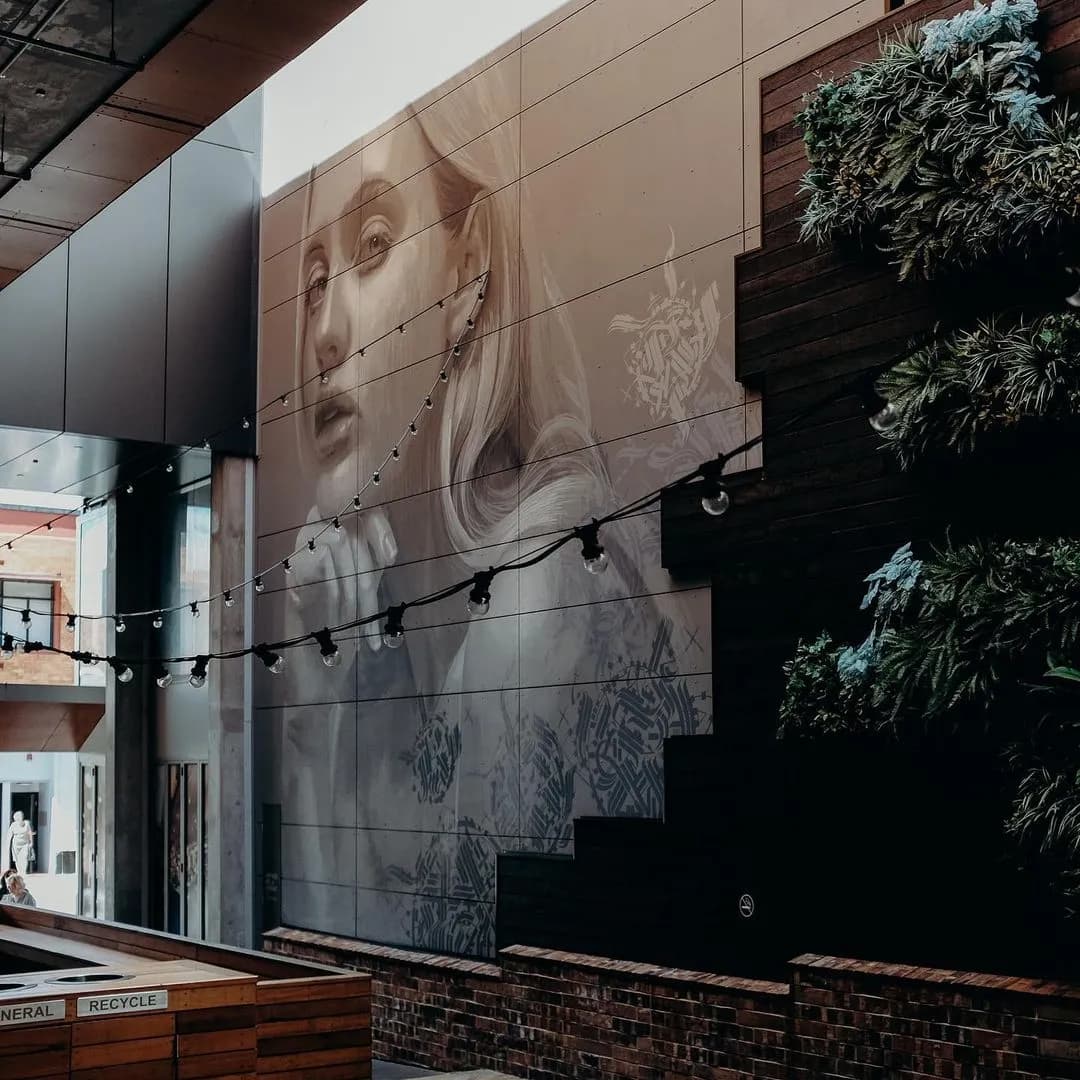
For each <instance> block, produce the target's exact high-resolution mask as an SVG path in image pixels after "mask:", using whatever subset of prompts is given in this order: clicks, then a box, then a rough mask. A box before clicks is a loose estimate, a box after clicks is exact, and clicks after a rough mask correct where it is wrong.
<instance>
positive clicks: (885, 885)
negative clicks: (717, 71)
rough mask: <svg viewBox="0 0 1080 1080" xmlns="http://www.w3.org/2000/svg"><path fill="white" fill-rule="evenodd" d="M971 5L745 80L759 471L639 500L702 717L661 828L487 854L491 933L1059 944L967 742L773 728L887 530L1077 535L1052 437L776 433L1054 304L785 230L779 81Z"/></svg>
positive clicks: (706, 952)
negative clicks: (796, 654) (968, 455)
mask: <svg viewBox="0 0 1080 1080" xmlns="http://www.w3.org/2000/svg"><path fill="white" fill-rule="evenodd" d="M970 6H971V5H970V0H959V2H956V0H951V2H950V0H917V2H915V3H909V4H907V5H906V6H904V7H903V8H902V9H901V10H898V11H896V12H895V13H893V14H891V15H889V16H888V17H886V18H885V19H884V20H882V21H881V22H878V23H875V24H873V25H871V26H868V27H866V28H865V29H864V30H862V31H859V32H858V33H855V34H853V35H851V36H849V37H847V38H845V39H843V40H841V41H839V42H837V43H835V44H834V45H831V46H829V47H827V48H825V49H823V50H821V51H819V52H818V53H815V54H814V55H812V56H808V57H806V58H805V59H804V60H801V61H799V62H797V63H796V64H793V65H791V66H790V67H788V68H786V69H784V70H783V71H780V72H778V73H777V74H775V75H773V76H771V77H769V78H768V79H766V80H764V81H763V83H762V87H761V92H762V124H763V143H762V145H763V162H762V188H763V226H762V233H763V242H762V247H761V248H760V250H758V251H755V252H751V253H748V254H746V255H743V256H741V257H740V259H739V260H738V262H737V268H736V284H737V310H736V324H737V340H738V353H737V371H738V374H739V377H740V379H741V380H743V381H744V382H745V383H746V384H747V385H748V386H751V387H755V388H757V389H759V390H760V392H761V394H762V402H763V418H764V468H763V470H762V472H761V474H760V475H757V476H752V477H750V478H749V479H748V481H747V482H744V483H741V484H739V486H738V487H737V489H736V490H735V491H733V497H734V500H735V505H734V507H733V509H732V511H731V512H729V513H728V514H727V515H726V516H725V517H724V518H721V519H716V518H710V517H708V516H706V515H705V514H703V513H702V512H701V509H700V503H699V501H698V498H697V497H696V496H694V495H693V494H692V493H685V492H683V493H676V494H673V495H671V496H669V497H666V498H665V500H664V503H663V507H662V513H663V551H662V558H663V563H664V566H665V567H666V568H667V569H668V570H669V571H671V572H672V573H673V574H674V575H676V576H678V575H680V574H701V573H707V574H709V575H711V577H712V581H713V643H714V644H713V650H714V656H713V672H714V676H713V677H714V697H713V700H714V703H715V706H716V710H717V719H716V723H715V728H716V734H715V735H713V736H698V737H693V738H680V739H674V740H669V742H668V744H667V746H666V750H665V778H666V791H667V806H666V814H665V821H664V822H663V823H662V824H659V823H656V822H642V823H628V822H625V821H610V820H609V821H596V820H591V821H588V822H581V823H579V824H578V827H577V845H576V850H577V856H576V858H574V859H570V858H566V857H554V856H542V855H531V854H522V853H515V854H508V855H504V856H501V857H500V861H499V879H498V893H497V899H498V905H497V922H498V925H497V941H498V945H499V947H504V946H508V945H512V944H523V945H536V946H541V947H559V948H564V949H573V950H578V951H581V952H590V953H597V954H600V955H609V956H616V957H620V958H626V959H635V960H643V961H653V962H657V963H662V964H672V965H678V966H684V967H692V968H697V969H704V970H711V971H718V972H723V973H726V974H735V975H752V976H755V977H766V978H773V977H778V976H779V975H780V974H781V972H782V971H783V970H784V962H785V961H786V960H788V959H789V958H790V957H791V956H794V955H795V953H796V952H798V951H812V952H815V953H830V954H833V955H848V956H863V957H870V958H872V959H874V960H883V961H888V960H895V961H900V962H905V963H920V964H931V965H936V966H942V965H946V966H949V965H951V966H956V967H965V966H967V967H978V968H979V969H980V970H989V969H991V968H992V967H994V966H996V968H997V970H1011V971H1016V972H1017V973H1028V972H1032V971H1034V970H1036V969H1038V970H1040V971H1051V970H1053V969H1054V967H1055V964H1056V963H1058V962H1063V961H1062V956H1064V955H1067V949H1065V947H1064V945H1065V942H1066V939H1065V937H1064V936H1062V938H1061V941H1062V944H1063V947H1062V949H1060V950H1058V951H1057V952H1056V953H1055V950H1054V947H1053V943H1054V936H1055V935H1057V934H1061V935H1064V929H1063V928H1062V927H1060V926H1058V925H1056V924H1055V922H1054V919H1053V918H1052V917H1051V916H1050V915H1049V914H1048V913H1047V909H1046V906H1045V905H1044V903H1043V901H1042V899H1041V898H1039V897H1037V896H1029V895H1025V894H1024V893H1023V887H1022V886H1021V885H1020V883H1019V882H1018V881H1017V879H1016V877H1015V875H1014V874H1013V873H1012V872H1011V871H1010V870H1009V869H1008V868H1007V866H1006V865H1005V864H1004V861H1003V857H1002V844H1001V838H1000V836H998V835H996V834H995V831H994V829H993V828H992V826H994V825H995V823H1000V821H1001V820H1002V817H1003V815H1002V813H1001V811H1000V809H999V808H998V807H999V803H998V802H997V801H996V800H997V799H998V798H999V794H998V792H997V791H996V790H995V782H994V781H995V778H996V769H995V767H994V764H993V762H992V761H991V760H988V759H987V758H985V757H984V756H983V755H980V754H979V753H976V752H974V751H973V752H971V753H970V754H967V755H962V756H960V757H957V756H955V754H956V752H955V751H950V750H947V749H946V748H944V747H940V746H937V747H935V746H932V745H928V746H926V747H925V748H923V749H922V750H921V751H918V752H912V754H911V755H909V756H907V757H904V756H902V755H900V754H899V752H898V751H897V750H896V749H895V748H893V747H890V748H888V749H887V750H884V749H883V748H881V747H875V746H858V745H850V746H847V747H845V748H844V750H843V751H842V752H841V753H840V754H839V756H837V752H836V749H835V747H832V746H830V747H829V748H827V749H825V750H822V749H820V748H817V747H813V746H805V745H804V746H795V747H790V746H788V747H785V746H784V745H783V744H778V743H777V741H776V740H775V737H774V736H775V728H776V719H777V706H778V704H779V701H780V697H781V695H782V692H783V678H782V674H781V666H782V664H783V662H784V661H785V660H786V659H788V658H789V657H790V656H791V655H792V653H793V651H794V648H795V644H796V642H797V641H798V640H799V638H800V637H805V636H808V635H816V634H817V633H818V632H820V631H821V630H822V629H824V628H827V629H829V630H830V631H831V632H832V633H833V635H834V636H835V637H837V638H838V639H846V640H854V641H858V640H861V639H862V637H863V636H864V635H865V633H866V630H867V626H866V624H865V621H864V620H863V619H861V618H860V613H859V610H858V609H859V601H860V599H861V596H862V594H863V592H864V586H863V583H862V579H863V578H864V577H865V575H866V574H867V573H869V572H870V571H872V570H873V569H875V568H876V567H878V566H880V565H881V564H882V562H884V561H885V559H887V558H888V557H889V555H890V554H891V553H892V552H893V551H894V550H895V549H896V548H897V547H898V546H899V545H900V544H902V543H904V542H906V541H908V540H911V541H913V542H914V543H915V544H916V545H917V547H924V548H925V547H926V546H928V545H929V544H932V543H934V542H939V541H941V540H942V539H943V538H944V537H945V535H946V531H948V534H949V536H951V537H952V538H953V539H963V538H964V537H965V536H968V535H971V536H976V535H978V536H991V535H1010V536H1029V535H1039V534H1041V533H1052V534H1054V535H1067V534H1068V535H1080V503H1077V501H1076V500H1071V501H1070V500H1063V499H1062V496H1061V493H1062V492H1063V491H1068V490H1071V487H1072V485H1073V482H1074V478H1075V475H1076V471H1077V464H1078V461H1077V451H1076V446H1077V445H1080V441H1078V440H1077V439H1076V437H1075V433H1071V432H1070V433H1068V435H1067V436H1065V437H1058V438H1057V439H1054V440H1046V441H1043V442H1041V443H1039V444H1031V443H1028V444H1025V445H1024V446H1023V447H1021V446H1016V445H1014V446H1008V445H1002V446H999V447H995V448H994V449H993V450H992V451H991V452H990V454H989V455H988V457H989V458H990V463H992V465H993V469H988V468H987V464H988V461H987V460H973V461H970V462H966V463H963V464H957V463H955V462H935V463H933V464H932V465H931V466H930V467H928V468H927V469H926V470H924V471H923V472H922V473H921V474H920V473H915V474H910V475H906V474H901V473H900V472H899V470H898V469H897V467H896V465H895V463H894V462H893V460H892V458H891V457H890V456H889V454H888V453H887V452H885V451H884V450H883V448H882V447H881V444H880V439H879V438H878V437H877V436H876V435H875V434H874V433H873V432H872V431H871V430H870V428H869V425H868V424H867V422H866V416H865V414H864V412H863V404H862V401H861V400H860V398H859V395H858V394H857V393H854V392H853V393H851V394H850V395H848V396H846V397H844V398H843V399H842V400H839V401H837V402H836V403H835V404H833V405H830V406H829V407H828V408H826V409H824V410H822V411H821V412H819V413H817V414H816V415H815V416H814V417H813V418H812V419H809V420H806V421H804V422H801V423H799V424H798V425H796V426H795V427H794V428H793V429H792V430H790V431H788V430H786V428H787V426H788V425H790V424H791V422H792V418H793V417H797V416H799V414H801V413H802V412H803V411H804V410H806V409H807V408H808V407H809V406H811V405H813V404H815V403H816V402H819V401H821V400H822V399H823V398H825V397H827V396H829V395H830V394H832V393H834V392H835V391H836V390H837V389H838V388H840V387H842V386H845V385H846V384H848V383H849V382H850V381H851V380H853V379H855V378H857V377H858V376H860V374H862V373H865V372H872V371H873V370H874V369H875V368H877V367H879V366H880V365H882V364H884V363H886V362H888V361H891V360H894V359H895V358H896V357H897V356H899V355H900V354H901V352H902V351H903V350H904V349H905V347H906V346H907V344H908V343H909V342H910V341H911V340H912V339H914V338H918V337H919V336H920V335H923V334H925V333H927V332H928V331H929V330H930V329H931V328H932V327H933V326H934V325H935V324H939V325H942V326H944V327H946V328H947V327H949V326H963V325H970V324H971V323H972V321H973V320H975V319H976V318H977V317H979V316H981V315H984V314H987V313H990V312H993V311H997V312H1017V311H1023V312H1025V313H1027V314H1035V313H1038V312H1041V311H1045V310H1050V309H1061V307H1062V306H1063V305H1062V301H1063V298H1064V296H1065V295H1066V294H1067V293H1068V292H1070V291H1071V289H1072V285H1071V284H1070V283H1069V282H1068V279H1067V278H1066V276H1065V273H1064V270H1063V267H1062V265H1061V263H1060V261H1058V260H1056V259H1050V260H1048V261H1045V262H1044V263H1042V264H1040V266H1039V267H1037V268H1033V267H1026V266H1015V265H1012V266H1010V265H999V266H996V267H994V268H993V269H992V270H990V271H987V272H985V273H983V274H981V275H978V276H975V275H966V276H964V277H963V278H957V279H956V280H954V281H944V282H941V281H939V282H935V283H934V284H933V286H928V285H927V284H925V283H921V282H907V283H903V284H898V283H897V280H896V272H895V269H894V268H892V267H889V266H886V265H884V263H883V262H879V263H877V264H876V265H875V264H874V263H873V262H872V261H868V260H867V259H866V257H865V256H864V255H862V254H860V253H856V252H849V251H840V250H837V251H820V250H818V249H817V248H815V247H812V246H809V245H806V244H803V243H801V242H800V241H799V237H798V232H799V226H798V216H799V213H800V202H799V197H798V186H799V181H800V178H801V176H802V174H803V172H804V171H805V169H806V158H805V153H804V149H803V144H802V139H801V135H800V132H799V131H798V129H797V127H796V125H795V123H794V116H795V113H796V112H797V111H798V109H799V108H800V105H801V100H802V96H803V94H805V93H806V92H807V91H809V90H811V89H813V88H814V87H815V86H816V85H817V84H818V83H820V82H821V81H823V80H824V79H827V78H829V77H830V76H832V75H841V74H843V73H845V72H848V71H850V70H851V69H852V68H854V67H855V66H856V65H857V64H859V63H861V62H864V61H866V60H869V59H871V58H873V57H874V56H875V55H877V52H878V48H879V40H880V37H881V36H882V35H884V34H887V33H889V32H891V31H893V30H895V29H896V28H898V27H901V26H904V25H906V24H909V23H913V22H921V21H924V20H926V19H930V18H939V17H947V16H951V15H953V14H955V13H957V12H959V11H961V10H964V9H966V8H968V7H970ZM1040 8H1041V25H1040V31H1039V34H1040V40H1041V44H1042V49H1043V52H1044V61H1043V85H1044V87H1045V86H1051V87H1052V88H1053V90H1054V91H1055V92H1056V93H1058V94H1060V95H1065V96H1072V95H1075V94H1076V93H1077V92H1078V91H1080V3H1077V0H1043V2H1042V3H1041V4H1040ZM1063 502H1064V503H1065V505H1062V503H1063ZM950 755H953V756H950ZM988 829H989V830H990V831H988ZM755 890H756V892H755ZM744 892H747V893H749V894H750V895H753V896H754V899H755V904H756V909H755V912H754V915H753V917H752V918H750V919H745V918H743V917H742V916H741V915H740V914H739V910H738V904H739V898H740V897H741V896H742V895H743V893H744ZM1074 933H1075V932H1074ZM1072 947H1073V948H1074V949H1075V947H1076V943H1075V942H1074V943H1073V946H1072ZM1073 955H1075V952H1074V953H1073Z"/></svg>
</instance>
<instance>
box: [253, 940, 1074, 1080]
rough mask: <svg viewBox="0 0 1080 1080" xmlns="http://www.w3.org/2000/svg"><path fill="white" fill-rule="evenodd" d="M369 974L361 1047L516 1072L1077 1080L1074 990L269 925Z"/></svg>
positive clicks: (893, 971)
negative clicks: (454, 948) (754, 973)
mask: <svg viewBox="0 0 1080 1080" xmlns="http://www.w3.org/2000/svg"><path fill="white" fill-rule="evenodd" d="M264 947H265V948H266V949H267V950H269V951H271V952H275V953H282V954H285V955H289V956H295V957H298V958H302V959H310V960H316V961H319V962H321V963H329V964H336V965H339V966H342V967H348V968H356V969H359V970H362V971H367V972H370V973H371V976H372V980H373V983H372V994H373V1002H372V1003H373V1025H374V1033H373V1035H374V1047H375V1056H376V1057H383V1058H389V1059H391V1060H397V1061H407V1062H411V1063H414V1064H417V1065H423V1066H427V1067H429V1068H434V1069H446V1070H451V1071H453V1070H458V1069H465V1068H490V1069H496V1070H505V1071H506V1072H509V1073H511V1074H513V1075H515V1076H519V1077H523V1078H526V1080H546V1078H549V1077H550V1078H558V1080H609V1078H616V1077H618V1078H624V1077H625V1078H631V1080H674V1078H676V1077H691V1078H695V1080H697V1078H700V1080H735V1078H737V1077H775V1078H776V1080H802V1078H809V1077H829V1078H836V1077H850V1078H852V1080H894V1078H895V1080H930V1078H937V1080H941V1078H952V1080H968V1078H973V1080H974V1078H977V1080H1037V1078H1050V1077H1054V1078H1061V1080H1071V1078H1080V984H1078V985H1069V984H1064V983H1056V982H1047V981H1044V980H1038V979H1016V978H1008V977H1003V976H993V975H980V974H973V973H966V972H955V971H937V970H933V969H929V968H912V967H906V966H902V965H896V964H876V963H867V962H862V961H854V960H839V959H836V958H830V957H821V956H800V957H798V958H796V959H795V960H793V961H792V963H791V979H790V983H767V982H758V981H755V980H749V979H733V978H726V977H724V976H720V975H709V974H704V973H701V972H692V971H680V970H675V969H671V968H661V967H657V966H655V965H653V964H636V963H631V962H628V961H620V960H606V959H602V958H599V957H591V956H580V955H577V954H573V953H563V952H554V951H551V950H545V949H534V948H527V947H524V946H515V947H513V948H510V949H505V950H503V952H502V953H500V954H499V962H498V963H497V964H489V963H482V962H476V961H466V960H458V959H456V958H453V957H446V956H437V955H434V954H430V953H419V952H412V951H410V950H405V949H395V948H390V947H387V946H379V945H371V944H368V943H366V942H362V941H353V940H350V939H347V938H336V937H333V936H330V935H326V934H316V933H312V932H309V931H304V930H289V929H278V930H274V931H271V932H270V933H269V934H266V935H265V937H264Z"/></svg>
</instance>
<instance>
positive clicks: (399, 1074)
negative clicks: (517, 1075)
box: [373, 1061, 513, 1080]
mask: <svg viewBox="0 0 1080 1080" xmlns="http://www.w3.org/2000/svg"><path fill="white" fill-rule="evenodd" d="M424 1076H431V1077H437V1078H438V1080H513V1078H512V1077H509V1076H503V1074H502V1073H493V1072H490V1071H488V1070H487V1069H482V1070H481V1071H480V1072H468V1073H433V1072H429V1071H428V1070H427V1069H420V1068H418V1067H417V1066H415V1065H391V1064H390V1063H389V1062H387V1061H376V1062H375V1072H374V1078H373V1080H413V1078H414V1077H424Z"/></svg>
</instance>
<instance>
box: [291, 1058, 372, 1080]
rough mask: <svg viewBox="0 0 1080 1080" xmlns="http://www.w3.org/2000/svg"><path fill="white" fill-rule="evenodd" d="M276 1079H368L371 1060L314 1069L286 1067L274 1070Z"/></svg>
mask: <svg viewBox="0 0 1080 1080" xmlns="http://www.w3.org/2000/svg"><path fill="white" fill-rule="evenodd" d="M274 1076H275V1077H276V1078H277V1080H311V1078H312V1077H314V1078H315V1080H368V1078H369V1077H370V1076H371V1062H370V1060H369V1061H367V1062H349V1063H348V1064H345V1065H321V1066H319V1067H318V1068H316V1069H313V1070H312V1069H288V1070H286V1071H284V1072H275V1073H274Z"/></svg>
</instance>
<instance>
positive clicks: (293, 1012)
mask: <svg viewBox="0 0 1080 1080" xmlns="http://www.w3.org/2000/svg"><path fill="white" fill-rule="evenodd" d="M361 1001H362V999H357V998H342V999H341V1000H340V1001H324V1002H322V1003H321V1004H320V1005H319V1007H318V1009H312V1008H311V1006H310V1005H308V1004H307V1003H306V1002H303V1001H291V1002H283V1003H281V1004H279V1005H260V1006H259V1007H258V1014H257V1016H258V1020H257V1022H258V1024H259V1025H260V1026H261V1025H263V1024H266V1023H270V1022H272V1021H274V1020H300V1019H303V1018H305V1017H308V1016H311V1015H312V1014H313V1013H316V1014H317V1015H319V1016H340V1015H342V1014H344V1013H348V1014H351V1015H354V1016H356V1017H357V1019H358V1020H365V1019H366V1020H367V1021H368V1023H370V1021H371V1013H370V1011H369V1010H368V1008H367V1007H366V1006H365V1005H361V1004H360V1002H361Z"/></svg>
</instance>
